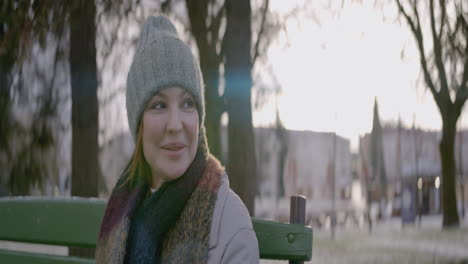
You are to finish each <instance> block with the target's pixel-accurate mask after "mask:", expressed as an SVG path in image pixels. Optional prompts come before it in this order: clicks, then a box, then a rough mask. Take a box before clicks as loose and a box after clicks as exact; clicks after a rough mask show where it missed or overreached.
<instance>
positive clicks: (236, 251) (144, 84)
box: [96, 16, 259, 264]
mask: <svg viewBox="0 0 468 264" xmlns="http://www.w3.org/2000/svg"><path fill="white" fill-rule="evenodd" d="M126 103H127V104H126V106H127V116H128V122H129V127H130V130H131V133H132V135H133V138H134V141H135V149H134V152H133V155H132V157H131V160H130V161H129V163H128V165H127V167H126V168H125V170H124V171H123V173H122V175H121V176H120V178H119V180H118V182H117V184H116V186H115V187H114V189H113V191H112V194H111V196H110V198H109V202H108V204H107V207H106V210H105V214H104V218H103V220H102V224H101V231H100V234H99V239H98V243H97V248H96V263H98V264H99V263H132V264H135V263H258V262H259V250H258V242H257V238H256V236H255V233H254V231H253V228H252V223H251V219H250V216H249V214H248V211H247V209H246V207H245V205H244V204H243V203H242V201H241V200H240V199H239V197H238V196H237V195H236V194H235V193H234V192H233V191H232V190H231V189H230V187H229V181H228V177H227V175H226V173H225V170H224V168H223V167H222V166H221V164H220V163H219V161H218V160H216V159H215V158H214V157H213V156H211V155H210V154H209V150H208V145H207V141H206V136H205V127H204V125H203V121H204V116H205V106H204V97H203V78H202V74H201V71H200V66H199V63H198V61H197V59H196V58H195V57H194V55H193V54H192V52H191V51H190V49H189V47H188V46H187V45H186V44H185V43H184V42H183V41H181V40H180V39H179V37H178V35H177V31H176V29H175V27H174V25H173V24H172V23H171V22H170V21H169V20H168V19H167V18H166V17H164V16H159V17H149V18H148V19H147V20H146V21H145V23H144V25H143V29H142V31H141V34H140V37H139V42H138V45H137V50H136V53H135V55H134V58H133V62H132V65H131V67H130V70H129V73H128V77H127V93H126Z"/></svg>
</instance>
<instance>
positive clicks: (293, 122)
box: [254, 1, 441, 149]
mask: <svg viewBox="0 0 468 264" xmlns="http://www.w3.org/2000/svg"><path fill="white" fill-rule="evenodd" d="M273 2H275V1H273ZM272 8H275V5H272ZM322 8H323V7H322ZM385 8H386V9H385V10H384V12H383V11H382V10H378V9H376V8H375V7H374V6H373V5H372V4H371V3H362V4H359V3H349V4H345V6H344V7H343V9H342V10H341V11H340V15H339V16H335V15H333V14H332V12H329V13H328V15H322V16H321V17H320V25H319V24H317V23H316V22H314V21H313V20H312V19H310V18H307V17H305V18H301V17H298V18H297V19H290V20H288V22H287V25H286V28H287V34H285V33H282V34H280V35H279V40H278V42H277V44H274V45H272V47H270V49H269V51H268V58H269V61H270V63H271V65H272V68H273V71H274V74H275V76H276V78H277V79H278V81H279V83H280V85H281V86H282V94H281V95H280V96H279V98H278V108H279V113H280V117H281V119H282V121H283V123H284V124H285V126H286V127H287V128H288V129H295V130H312V131H336V132H337V133H338V134H339V135H342V136H344V137H346V138H348V139H350V140H351V146H352V148H353V149H356V148H357V144H358V138H359V135H362V134H364V133H367V132H369V131H370V130H371V126H372V113H373V103H374V98H375V97H377V100H378V103H379V111H380V117H381V120H383V121H384V122H388V121H393V122H396V120H397V119H398V117H399V116H400V117H401V118H402V121H403V122H404V124H406V125H411V124H412V122H413V116H416V122H417V124H418V125H419V126H421V127H424V128H429V129H439V128H440V126H441V121H440V116H439V114H438V111H437V108H436V106H435V104H434V102H433V98H432V96H431V94H430V93H429V91H426V90H424V87H423V86H422V85H421V84H423V83H422V80H419V81H418V78H420V77H419V75H420V66H419V57H418V53H417V50H416V48H415V46H414V39H413V36H412V35H411V34H410V32H409V30H408V28H407V26H406V24H403V25H400V24H399V23H397V22H396V20H395V16H396V9H395V7H393V6H391V5H390V6H388V7H385ZM317 12H320V14H327V10H319V11H317ZM383 14H386V15H389V14H390V15H392V16H393V19H383ZM418 84H419V87H418V88H417V85H418ZM274 102H275V100H272V104H274ZM265 107H266V109H261V110H259V111H258V112H257V113H259V115H258V116H255V115H254V122H255V123H256V124H264V123H268V121H265V120H270V121H272V120H274V118H271V117H274V112H272V113H273V114H270V118H267V116H268V114H267V112H268V111H271V110H272V109H273V110H274V109H275V107H271V106H265ZM260 113H261V114H260Z"/></svg>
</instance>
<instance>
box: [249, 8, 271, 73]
mask: <svg viewBox="0 0 468 264" xmlns="http://www.w3.org/2000/svg"><path fill="white" fill-rule="evenodd" d="M269 4H270V0H265V7H264V8H263V12H262V23H261V25H260V31H259V32H258V36H257V42H256V43H255V49H254V55H253V58H252V65H255V61H256V60H257V58H258V55H259V51H258V49H259V46H260V40H261V39H262V35H263V32H264V31H265V21H266V16H267V12H268V6H269Z"/></svg>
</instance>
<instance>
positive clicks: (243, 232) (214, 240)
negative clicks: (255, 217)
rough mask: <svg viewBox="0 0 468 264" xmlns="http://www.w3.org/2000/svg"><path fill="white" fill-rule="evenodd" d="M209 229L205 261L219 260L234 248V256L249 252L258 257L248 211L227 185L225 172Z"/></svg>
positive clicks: (256, 243)
mask: <svg viewBox="0 0 468 264" xmlns="http://www.w3.org/2000/svg"><path fill="white" fill-rule="evenodd" d="M210 232H211V233H210V246H209V248H210V249H209V257H208V259H209V261H208V262H209V263H221V262H220V261H221V260H222V259H223V255H225V254H226V252H228V253H229V252H231V251H232V250H233V249H234V248H236V250H235V251H238V252H237V253H236V255H238V256H242V255H244V256H246V255H247V256H249V255H251V256H252V257H253V258H254V259H255V258H256V259H258V242H257V237H256V236H255V232H254V231H253V227H252V220H251V218H250V215H249V212H248V210H247V207H246V206H245V205H244V203H243V202H242V200H241V199H240V198H239V196H238V195H237V194H236V193H234V191H232V190H231V189H230V187H229V180H228V178H227V175H226V174H225V175H223V179H222V182H221V186H220V188H219V190H218V196H217V201H216V204H215V209H214V212H213V218H212V226H211V231H210ZM239 245H242V247H238V246H239Z"/></svg>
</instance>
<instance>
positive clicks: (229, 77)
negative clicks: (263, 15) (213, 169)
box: [225, 0, 256, 215]
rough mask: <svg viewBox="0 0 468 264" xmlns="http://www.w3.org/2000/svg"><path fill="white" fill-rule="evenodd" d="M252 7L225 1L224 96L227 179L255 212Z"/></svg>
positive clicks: (243, 0)
mask: <svg viewBox="0 0 468 264" xmlns="http://www.w3.org/2000/svg"><path fill="white" fill-rule="evenodd" d="M250 27H251V8H250V1H249V0H238V1H229V2H228V4H227V26H226V33H225V34H227V35H226V36H225V37H226V39H225V44H226V68H225V78H226V91H225V95H226V100H227V111H228V114H229V127H228V131H229V162H228V164H227V168H228V174H229V179H230V182H231V186H232V188H233V189H234V191H235V192H236V193H237V194H238V195H239V196H240V197H241V199H242V200H243V201H244V203H245V204H246V206H247V208H248V209H249V212H250V214H251V215H253V214H254V194H255V184H256V160H255V145H254V134H253V127H252V105H251V88H252V76H251V71H252V60H251V55H250V48H251V28H250Z"/></svg>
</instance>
